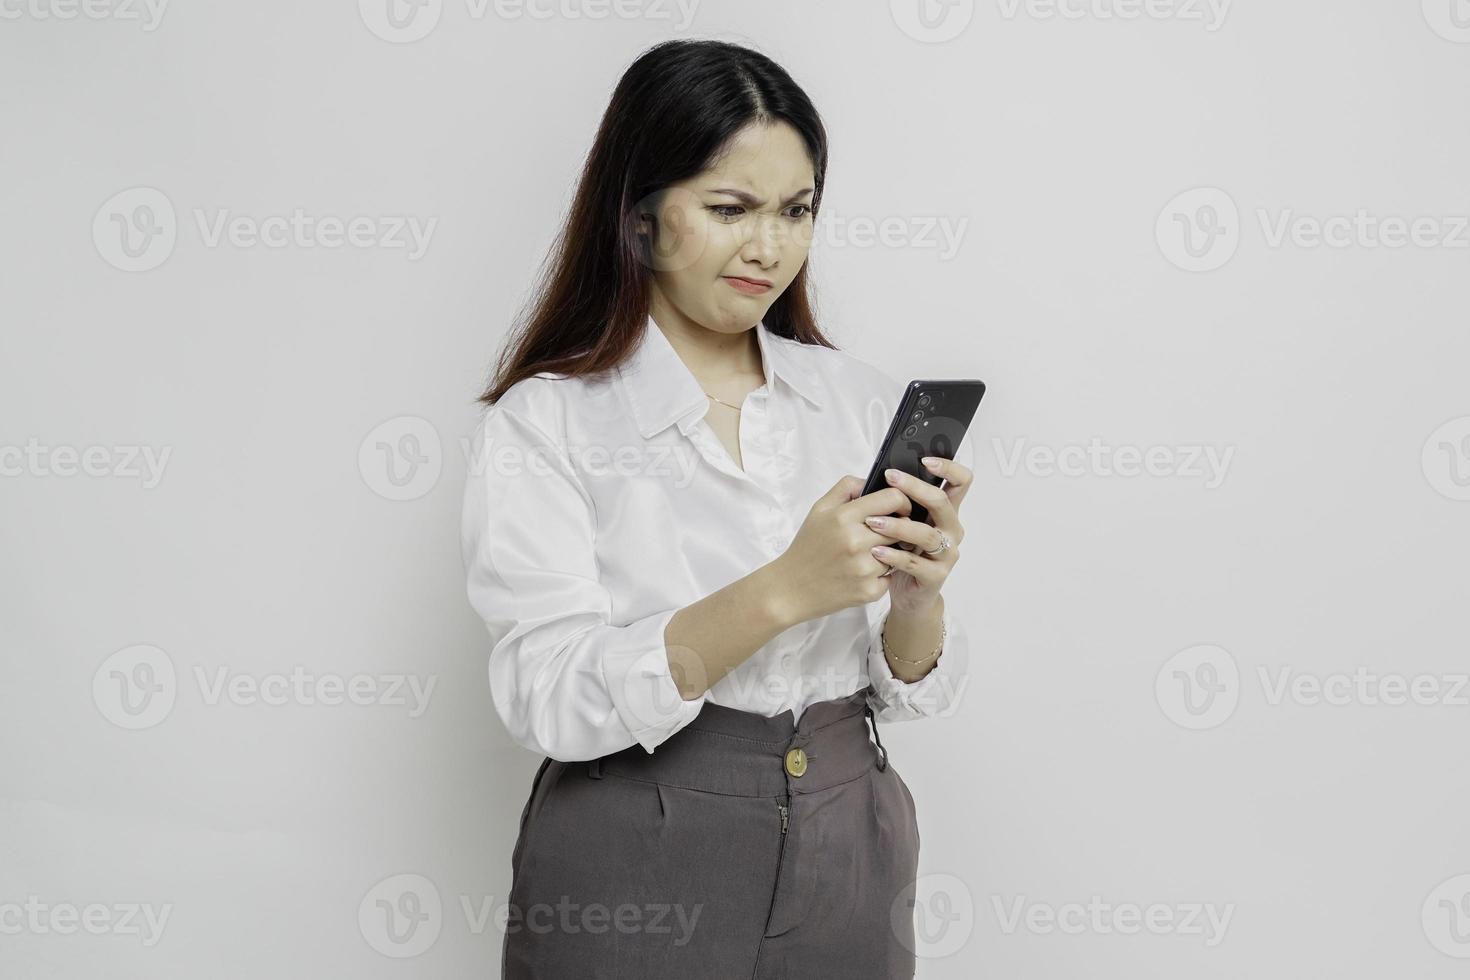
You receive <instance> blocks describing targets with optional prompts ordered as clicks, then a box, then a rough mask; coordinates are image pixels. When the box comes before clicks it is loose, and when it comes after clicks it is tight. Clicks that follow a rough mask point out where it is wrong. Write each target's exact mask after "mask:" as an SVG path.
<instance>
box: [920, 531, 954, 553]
mask: <svg viewBox="0 0 1470 980" xmlns="http://www.w3.org/2000/svg"><path fill="white" fill-rule="evenodd" d="M948 550H949V535H947V534H945V533H944V532H943V531H940V532H939V547H937V548H931V549H929V550H928V551H926V552H924V554H926V555H942V554H944V553H945V552H946V551H948Z"/></svg>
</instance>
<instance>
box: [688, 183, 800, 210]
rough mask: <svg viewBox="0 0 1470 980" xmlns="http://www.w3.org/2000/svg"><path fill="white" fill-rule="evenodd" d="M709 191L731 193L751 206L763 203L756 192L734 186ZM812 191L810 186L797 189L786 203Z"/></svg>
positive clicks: (741, 201)
mask: <svg viewBox="0 0 1470 980" xmlns="http://www.w3.org/2000/svg"><path fill="white" fill-rule="evenodd" d="M709 193H711V194H729V195H730V196H731V197H733V198H735V200H737V201H739V202H740V203H741V204H747V205H750V206H751V207H754V206H755V205H757V204H760V203H762V202H761V200H760V198H758V197H756V196H755V195H754V194H750V193H747V192H746V191H742V190H736V189H735V188H733V187H716V188H714V189H713V190H711V191H710V192H709ZM810 193H812V188H810V187H806V188H803V189H801V190H799V191H797V192H796V193H795V194H792V195H791V196H790V197H788V198H787V199H786V203H787V204H790V203H791V202H792V201H794V200H796V199H797V198H799V197H805V196H806V195H808V194H810Z"/></svg>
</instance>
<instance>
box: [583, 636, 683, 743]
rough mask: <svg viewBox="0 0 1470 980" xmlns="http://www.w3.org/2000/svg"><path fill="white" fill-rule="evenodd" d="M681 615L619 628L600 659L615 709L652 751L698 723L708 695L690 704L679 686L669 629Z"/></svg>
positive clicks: (630, 730) (634, 733) (636, 736)
mask: <svg viewBox="0 0 1470 980" xmlns="http://www.w3.org/2000/svg"><path fill="white" fill-rule="evenodd" d="M677 612H678V610H677V609H666V610H664V611H662V612H657V613H654V614H652V615H650V616H645V617H644V618H642V619H639V620H635V621H634V622H631V623H629V624H628V625H627V626H624V627H620V628H619V629H618V631H617V636H616V639H615V640H612V641H611V642H610V644H609V646H608V648H607V649H605V650H603V651H602V656H601V661H602V678H603V682H604V683H605V684H606V685H607V691H608V695H609V697H610V698H611V699H612V703H613V707H614V708H615V709H616V710H617V713H618V717H619V718H621V719H622V722H623V724H624V725H625V726H626V727H627V729H628V731H629V732H630V733H632V735H633V737H634V738H635V739H637V740H638V744H639V745H642V746H643V749H644V751H646V752H649V753H652V752H653V750H654V748H655V747H656V746H658V745H659V744H661V743H663V742H664V741H666V740H667V739H668V738H669V737H670V736H672V735H673V734H674V733H675V732H677V731H678V730H679V729H681V728H683V727H684V726H685V725H687V724H689V723H690V722H691V721H693V720H694V717H695V715H697V714H699V710H700V708H702V707H703V706H704V702H705V698H706V696H707V694H708V692H705V694H702V695H700V696H699V697H697V698H695V699H694V700H692V701H686V700H684V698H683V697H682V696H680V694H679V687H678V685H677V684H676V683H675V682H674V673H673V669H672V667H671V666H670V664H669V654H668V647H667V646H666V645H665V643H664V630H665V629H666V628H667V627H668V625H669V620H671V619H673V618H674V614H675V613H677Z"/></svg>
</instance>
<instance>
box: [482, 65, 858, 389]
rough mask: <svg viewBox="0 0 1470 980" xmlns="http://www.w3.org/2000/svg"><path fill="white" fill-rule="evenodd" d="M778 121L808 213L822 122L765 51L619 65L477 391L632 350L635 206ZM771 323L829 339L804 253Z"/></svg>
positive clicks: (641, 298)
mask: <svg viewBox="0 0 1470 980" xmlns="http://www.w3.org/2000/svg"><path fill="white" fill-rule="evenodd" d="M778 121H781V122H786V123H789V124H791V126H792V127H793V128H794V129H795V130H796V131H797V132H798V133H799V134H800V135H801V138H802V140H803V141H804V142H805V144H806V148H807V152H808V153H809V154H810V155H811V158H812V169H813V174H814V176H815V178H816V183H815V184H814V185H813V194H812V212H813V214H815V213H816V211H817V209H818V208H819V207H820V206H821V200H822V185H823V183H824V182H825V179H826V174H827V132H826V129H825V128H824V127H823V125H822V120H821V117H820V116H818V115H817V110H816V108H815V107H814V106H813V105H812V103H811V100H810V99H809V98H807V95H806V93H805V92H803V91H802V90H801V87H800V86H798V85H797V84H796V82H794V81H792V79H791V76H790V75H788V74H787V73H786V71H785V69H783V68H782V67H781V66H780V65H778V64H776V63H775V62H774V61H772V60H771V59H770V58H767V57H766V56H765V55H763V54H761V53H759V52H758V51H753V50H751V49H749V48H744V47H741V46H739V45H736V44H729V43H726V42H724V41H712V40H676V41H665V42H663V43H660V44H657V45H654V46H653V47H651V48H649V49H648V50H646V51H645V52H643V54H641V55H639V57H638V60H636V61H634V62H633V64H632V65H630V66H629V67H628V70H627V71H626V72H624V73H623V77H622V78H621V79H620V80H619V81H618V85H617V88H616V89H615V90H614V91H613V95H612V100H611V101H610V102H609V103H608V107H607V111H606V112H605V113H603V116H602V122H601V124H600V125H599V126H598V128H597V136H596V138H595V139H594V141H593V143H592V149H591V151H590V152H589V153H588V154H587V162H586V164H585V165H584V166H583V168H582V175H581V178H580V180H579V181H578V185H577V192H576V195H575V197H574V198H573V200H572V206H571V211H570V212H569V214H568V215H567V219H566V223H565V225H563V226H562V229H561V231H560V232H559V233H558V235H557V238H556V241H555V243H554V244H553V246H552V250H551V254H550V257H549V263H550V264H549V271H547V267H546V266H545V265H543V272H542V276H541V279H540V283H539V285H538V288H537V293H536V297H535V299H534V302H533V303H532V305H531V306H530V308H529V311H530V312H529V315H528V316H526V317H525V318H524V319H523V322H522V325H521V326H520V327H519V328H517V329H516V331H515V333H514V336H513V339H512V340H511V341H510V342H509V343H508V344H507V345H506V347H505V348H504V349H503V350H502V352H501V354H500V357H499V360H498V363H497V365H496V368H495V372H494V374H493V376H492V378H491V380H490V383H489V385H488V387H487V388H486V389H485V392H484V394H482V395H481V396H480V397H479V399H478V400H479V401H481V402H485V403H487V404H491V405H493V404H495V402H496V401H498V400H499V399H500V397H501V396H502V395H504V394H505V392H506V390H507V389H509V388H510V387H511V386H512V385H513V384H515V383H516V382H517V381H520V380H522V379H523V378H529V377H531V376H533V375H536V374H538V373H540V372H542V371H552V372H556V373H561V374H566V375H569V376H573V377H575V376H581V375H592V374H601V373H602V372H605V371H607V370H609V369H611V368H613V367H616V366H617V365H618V364H621V363H622V362H623V360H624V359H625V358H626V357H627V356H628V355H629V354H630V353H631V351H632V349H633V347H634V345H635V344H636V342H637V341H638V338H639V336H640V334H641V331H642V330H643V327H644V324H645V323H647V320H648V313H649V303H650V297H651V293H650V286H651V283H652V280H653V269H652V266H651V263H650V260H649V256H648V252H647V242H646V240H645V239H644V238H642V237H641V236H639V235H638V233H637V227H638V220H639V215H638V213H637V212H638V211H639V205H640V203H642V202H644V200H645V198H647V197H648V196H649V195H651V194H653V193H654V192H656V191H659V190H661V189H663V188H665V187H667V186H668V185H670V184H673V183H676V182H678V181H681V180H686V179H688V178H689V177H692V176H694V175H695V174H697V173H700V172H701V171H702V170H704V169H705V167H707V166H708V165H709V164H710V162H711V161H712V160H713V159H714V158H715V155H716V154H717V153H718V152H719V151H720V150H721V149H723V148H724V146H725V144H726V143H727V141H728V140H729V139H730V138H731V137H732V136H734V135H735V134H736V133H738V132H739V131H740V130H741V129H743V128H744V127H745V126H747V125H749V124H751V123H753V122H754V123H761V124H767V125H768V124H771V123H775V122H778ZM763 321H764V323H765V324H766V326H767V327H768V328H769V329H770V330H771V332H772V333H775V334H778V335H780V336H783V337H789V338H792V339H795V340H798V341H800V342H802V343H806V344H820V345H821V346H823V347H833V348H835V347H836V345H835V344H833V343H832V342H831V341H829V340H828V339H827V338H826V337H825V336H823V334H822V332H821V331H820V330H819V329H818V328H817V325H816V318H815V314H814V303H813V300H812V297H811V296H810V295H809V292H808V279H807V268H806V264H805V263H804V264H803V266H802V269H801V271H800V272H798V273H797V275H796V278H795V279H794V280H792V282H791V285H790V286H789V287H787V289H786V290H785V292H783V293H782V294H781V295H780V296H779V297H777V299H776V301H775V302H774V303H772V304H771V307H770V309H769V310H767V312H766V315H765V317H764V318H763Z"/></svg>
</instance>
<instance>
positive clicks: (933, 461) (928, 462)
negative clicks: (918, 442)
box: [919, 456, 939, 470]
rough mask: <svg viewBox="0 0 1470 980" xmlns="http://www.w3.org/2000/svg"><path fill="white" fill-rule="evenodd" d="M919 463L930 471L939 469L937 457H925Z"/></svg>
mask: <svg viewBox="0 0 1470 980" xmlns="http://www.w3.org/2000/svg"><path fill="white" fill-rule="evenodd" d="M919 462H921V463H923V464H924V465H925V466H927V467H929V468H930V469H931V470H937V469H939V457H937V456H925V457H924V458H923V459H921V460H919Z"/></svg>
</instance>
